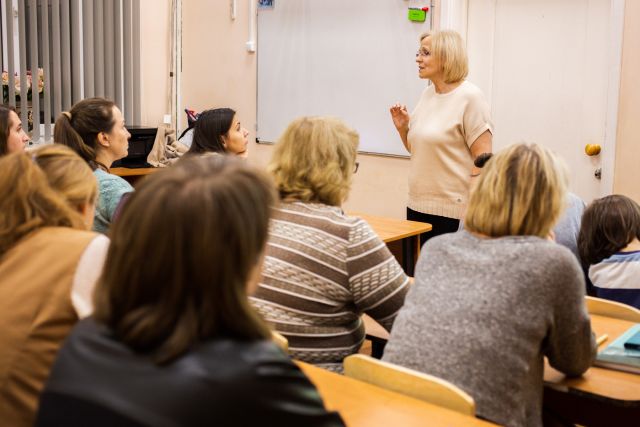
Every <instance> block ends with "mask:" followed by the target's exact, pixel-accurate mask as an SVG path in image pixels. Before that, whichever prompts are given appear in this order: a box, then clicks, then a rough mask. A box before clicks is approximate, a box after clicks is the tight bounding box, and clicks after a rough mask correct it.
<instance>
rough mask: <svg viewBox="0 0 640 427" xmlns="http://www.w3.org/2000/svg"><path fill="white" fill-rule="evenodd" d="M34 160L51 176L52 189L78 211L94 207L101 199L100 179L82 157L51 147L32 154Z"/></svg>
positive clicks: (48, 146)
mask: <svg viewBox="0 0 640 427" xmlns="http://www.w3.org/2000/svg"><path fill="white" fill-rule="evenodd" d="M32 157H33V160H34V161H35V162H36V164H37V165H38V166H40V169H42V170H43V171H44V174H45V175H46V176H47V180H48V181H49V185H50V186H51V187H52V188H53V189H54V190H56V191H57V192H58V193H60V194H61V195H62V196H63V197H64V198H65V199H66V201H67V203H68V204H69V205H70V206H71V207H72V208H74V209H76V210H81V209H82V207H83V206H84V205H86V204H94V203H95V202H96V199H97V197H98V184H97V182H96V178H95V176H94V175H93V172H92V171H91V168H90V167H89V166H88V165H87V162H85V161H84V160H83V159H82V158H81V157H80V156H79V155H77V154H76V153H75V151H73V150H72V149H71V148H69V147H67V146H64V145H62V144H50V145H45V146H43V147H40V148H38V149H37V150H34V151H32Z"/></svg>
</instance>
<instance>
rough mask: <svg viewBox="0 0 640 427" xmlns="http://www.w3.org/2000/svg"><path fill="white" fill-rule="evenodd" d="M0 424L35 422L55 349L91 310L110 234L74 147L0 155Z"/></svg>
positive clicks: (92, 184) (92, 181)
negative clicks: (97, 214) (101, 230)
mask: <svg viewBox="0 0 640 427" xmlns="http://www.w3.org/2000/svg"><path fill="white" fill-rule="evenodd" d="M0 194H2V197H0V212H2V214H0V329H1V330H2V333H0V420H2V421H1V422H0V424H2V425H7V426H14V427H15V426H18V427H20V426H31V425H33V421H34V418H35V414H36V408H37V403H38V396H39V394H40V391H41V390H42V388H43V387H44V383H45V381H46V379H47V377H48V376H49V371H50V369H51V365H52V364H53V361H54V358H55V356H56V352H57V351H58V349H59V348H60V346H61V345H62V341H63V340H64V339H65V338H66V336H67V334H68V333H69V332H70V331H71V328H72V326H73V325H74V324H75V323H76V322H77V320H78V318H79V317H84V316H87V315H88V314H90V312H91V310H92V304H91V298H92V292H93V286H94V284H95V282H96V279H97V277H98V276H99V274H100V271H101V266H102V261H103V259H104V255H105V254H106V249H107V246H108V239H107V238H106V237H104V236H102V235H99V234H96V233H92V232H89V231H87V230H89V229H90V228H91V223H92V222H93V206H94V204H95V200H96V197H97V187H96V180H95V178H94V177H93V174H92V173H91V169H90V168H89V167H88V166H87V164H86V163H85V162H84V160H82V159H81V158H80V157H78V156H77V155H76V154H75V153H74V152H73V151H72V150H70V149H69V148H67V147H63V146H60V145H47V146H44V147H42V148H39V149H37V150H35V151H33V152H31V153H29V154H25V153H13V154H9V155H7V156H4V157H2V158H0Z"/></svg>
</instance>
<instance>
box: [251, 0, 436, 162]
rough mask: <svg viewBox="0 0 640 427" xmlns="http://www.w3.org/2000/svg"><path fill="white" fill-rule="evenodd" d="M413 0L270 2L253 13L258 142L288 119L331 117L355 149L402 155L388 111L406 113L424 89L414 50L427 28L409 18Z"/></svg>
mask: <svg viewBox="0 0 640 427" xmlns="http://www.w3.org/2000/svg"><path fill="white" fill-rule="evenodd" d="M428 4H429V2H428V1H422V2H420V1H414V0H275V1H274V2H273V5H274V6H273V8H268V9H262V8H259V9H258V48H257V55H258V58H257V60H258V90H257V97H258V99H257V129H256V138H257V141H258V142H275V141H276V140H277V139H278V137H279V136H280V135H281V134H282V132H283V131H284V130H285V128H286V126H287V125H288V124H289V122H291V121H292V120H293V119H295V118H297V117H300V116H307V115H330V116H336V117H339V118H341V119H343V120H344V121H345V122H346V123H347V124H348V125H349V126H351V127H353V128H354V129H356V130H357V131H358V133H359V134H360V147H359V150H360V151H361V152H369V153H378V154H389V155H403V156H406V155H408V153H407V151H406V150H405V149H404V146H403V145H402V142H401V140H400V137H399V136H398V133H397V132H396V129H395V127H394V126H393V122H392V121H391V116H390V115H389V107H390V106H391V105H392V104H394V103H396V102H400V103H403V104H406V105H407V107H408V109H409V111H411V110H412V109H413V107H414V106H415V104H416V103H417V101H418V99H419V97H420V94H421V93H422V91H423V90H424V88H425V86H426V81H425V80H420V79H419V77H418V68H417V65H416V63H415V53H416V51H417V50H418V47H419V37H420V34H422V33H424V32H425V31H427V30H428V29H429V28H430V23H429V21H430V17H431V11H429V13H428V14H427V20H426V21H425V22H420V23H418V22H412V21H409V19H408V18H407V14H408V8H409V7H423V6H426V5H428Z"/></svg>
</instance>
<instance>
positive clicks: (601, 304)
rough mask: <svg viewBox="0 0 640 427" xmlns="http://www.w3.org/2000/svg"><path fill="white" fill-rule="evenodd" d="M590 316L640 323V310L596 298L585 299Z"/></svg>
mask: <svg viewBox="0 0 640 427" xmlns="http://www.w3.org/2000/svg"><path fill="white" fill-rule="evenodd" d="M585 302H586V304H587V311H588V312H589V314H596V315H599V316H607V317H613V318H614V319H620V320H628V321H630V322H636V323H640V310H638V309H637V308H635V307H632V306H630V305H627V304H622V303H619V302H616V301H610V300H606V299H602V298H596V297H590V296H586V297H585Z"/></svg>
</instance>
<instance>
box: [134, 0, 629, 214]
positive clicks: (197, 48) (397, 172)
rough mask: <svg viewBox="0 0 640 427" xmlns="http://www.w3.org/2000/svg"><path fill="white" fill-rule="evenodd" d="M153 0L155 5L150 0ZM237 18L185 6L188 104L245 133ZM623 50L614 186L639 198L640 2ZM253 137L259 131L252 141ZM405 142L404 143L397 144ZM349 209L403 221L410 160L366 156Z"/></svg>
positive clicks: (247, 63)
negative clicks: (227, 111) (235, 120)
mask: <svg viewBox="0 0 640 427" xmlns="http://www.w3.org/2000/svg"><path fill="white" fill-rule="evenodd" d="M147 1H150V0H147ZM237 4H238V15H237V18H236V20H235V21H231V19H230V17H229V15H230V13H229V2H228V1H208V0H184V1H183V22H182V23H183V45H182V48H183V56H182V60H183V69H182V71H183V75H182V101H183V105H184V106H189V107H192V108H195V109H198V110H199V109H203V108H211V107H220V106H230V107H232V108H234V109H236V110H237V111H238V113H239V114H240V117H241V120H242V122H243V123H244V124H245V126H246V127H247V129H249V130H250V131H253V130H254V129H255V123H256V57H255V55H254V54H249V53H247V52H246V50H245V47H244V46H245V42H246V41H247V39H248V36H249V26H248V20H249V18H248V4H249V1H248V0H237ZM626 4H627V6H626V7H627V10H626V12H625V13H626V16H625V34H624V42H623V43H624V45H623V75H622V90H621V97H620V114H619V128H618V144H617V153H616V154H617V155H616V157H617V161H616V169H615V184H614V188H615V191H617V192H622V193H625V194H628V195H630V196H632V197H635V198H636V200H639V201H640V185H638V184H639V183H640V168H638V167H637V166H636V164H637V159H638V158H639V156H638V155H639V154H640V140H639V139H640V136H639V137H636V135H640V86H639V85H637V84H635V83H634V81H633V79H634V76H638V75H640V27H639V26H637V25H634V22H636V23H637V22H638V21H639V20H640V1H627V2H626ZM634 18H635V19H634ZM250 138H251V139H252V140H255V134H254V132H252V135H251V136H250ZM252 144H253V146H252V147H251V149H250V150H251V151H250V159H251V161H252V162H254V163H256V164H259V165H265V164H266V163H267V162H268V161H269V158H270V156H271V153H272V148H273V147H272V146H266V145H258V144H255V142H253V143H252ZM398 144H400V141H398ZM359 162H360V169H359V171H358V173H357V174H356V175H355V180H354V185H353V189H352V192H351V197H350V199H349V200H348V201H347V203H346V205H345V209H346V210H349V211H363V212H367V213H370V214H378V215H385V216H390V217H397V218H402V217H404V209H405V206H406V199H407V172H408V160H407V159H397V158H388V157H381V156H371V155H360V156H359Z"/></svg>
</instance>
